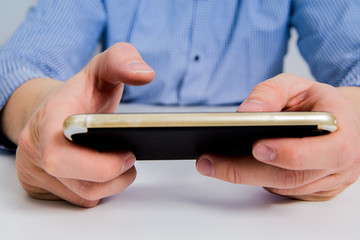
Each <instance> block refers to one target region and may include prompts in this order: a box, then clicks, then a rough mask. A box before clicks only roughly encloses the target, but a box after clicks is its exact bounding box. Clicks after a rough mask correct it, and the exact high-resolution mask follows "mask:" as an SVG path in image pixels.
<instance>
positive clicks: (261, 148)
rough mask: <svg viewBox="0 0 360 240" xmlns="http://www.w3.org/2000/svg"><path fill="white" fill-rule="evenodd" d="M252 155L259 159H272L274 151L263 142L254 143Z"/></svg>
mask: <svg viewBox="0 0 360 240" xmlns="http://www.w3.org/2000/svg"><path fill="white" fill-rule="evenodd" d="M253 155H254V157H255V158H256V159H257V160H259V161H272V160H274V159H275V152H274V151H273V150H272V149H271V148H269V147H268V146H266V145H265V144H258V145H256V146H255V148H254V150H253Z"/></svg>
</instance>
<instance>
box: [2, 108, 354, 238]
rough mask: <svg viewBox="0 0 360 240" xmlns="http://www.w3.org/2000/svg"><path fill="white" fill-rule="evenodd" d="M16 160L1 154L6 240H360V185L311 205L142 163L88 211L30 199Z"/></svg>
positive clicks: (174, 164)
mask: <svg viewBox="0 0 360 240" xmlns="http://www.w3.org/2000/svg"><path fill="white" fill-rule="evenodd" d="M124 109H125V110H124ZM133 109H135V111H142V110H143V109H144V107H143V106H136V107H135V108H133ZM234 109H235V108H234V107H230V108H225V110H226V111H227V110H234ZM123 110H124V111H128V106H124V107H122V108H120V111H123ZM163 110H164V109H163V108H161V109H160V108H157V107H153V108H150V110H149V111H163ZM168 110H171V109H169V108H165V111H168ZM179 110H181V111H188V110H189V109H188V108H182V109H176V111H179ZM191 110H192V111H193V110H194V109H191ZM197 110H199V109H198V108H196V109H195V111H197ZM201 110H205V111H212V110H213V109H212V108H211V109H203V108H202V109H201ZM14 161H15V156H14V155H12V154H8V153H0V239H96V240H105V239H360V182H359V181H358V182H356V183H355V184H353V185H352V186H351V187H349V188H348V189H347V190H346V191H345V192H344V193H342V194H341V195H339V196H338V197H336V198H335V199H333V200H331V201H328V202H303V201H294V200H289V199H286V198H282V197H279V196H275V195H272V194H270V193H267V192H266V191H265V190H263V189H262V188H260V187H251V186H243V185H234V184H230V183H225V182H221V181H219V180H215V179H211V178H207V177H203V176H201V175H200V174H198V173H197V171H196V170H195V167H194V161H192V160H183V161H142V162H137V163H136V167H137V171H138V176H137V179H136V180H135V182H134V183H133V184H132V185H131V186H130V187H129V188H128V189H126V190H125V191H123V192H121V193H119V194H118V195H116V196H113V197H109V198H107V199H105V200H103V201H102V202H101V203H100V205H98V206H97V207H94V208H91V209H83V208H79V207H75V206H73V205H70V204H68V203H66V202H62V201H55V202H51V201H40V200H35V199H32V198H30V197H28V196H27V194H26V193H25V192H24V191H23V190H22V188H21V186H20V184H19V183H18V181H17V176H16V169H15V164H14Z"/></svg>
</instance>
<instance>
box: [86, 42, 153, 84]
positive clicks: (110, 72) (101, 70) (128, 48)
mask: <svg viewBox="0 0 360 240" xmlns="http://www.w3.org/2000/svg"><path fill="white" fill-rule="evenodd" d="M84 70H85V71H88V72H89V73H90V75H91V76H92V77H93V78H94V80H95V81H96V86H97V87H98V88H99V89H101V88H103V87H106V86H107V85H106V84H111V85H117V84H119V83H125V84H129V85H143V84H147V83H149V82H150V81H151V80H152V79H153V78H154V76H155V72H154V70H153V69H152V68H151V67H150V66H149V65H147V64H146V63H145V61H144V60H143V59H142V58H141V56H140V54H139V52H138V51H137V50H136V49H135V48H134V47H133V46H132V45H131V44H128V43H117V44H114V45H113V46H111V47H110V48H109V49H108V50H106V51H105V52H104V53H102V54H99V55H97V56H96V57H95V58H93V60H92V61H91V62H90V63H89V64H88V66H87V68H85V69H84Z"/></svg>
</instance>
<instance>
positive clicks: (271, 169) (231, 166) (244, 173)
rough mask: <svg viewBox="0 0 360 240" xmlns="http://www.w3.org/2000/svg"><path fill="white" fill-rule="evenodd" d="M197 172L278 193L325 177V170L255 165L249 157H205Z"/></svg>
mask: <svg viewBox="0 0 360 240" xmlns="http://www.w3.org/2000/svg"><path fill="white" fill-rule="evenodd" d="M196 167H197V170H198V171H199V172H200V173H201V174H203V175H206V176H211V177H214V178H217V179H220V180H223V181H227V182H231V183H235V184H246V185H255V186H265V187H273V188H281V189H289V188H296V187H300V186H303V185H305V184H308V183H310V182H313V181H315V180H317V179H320V178H322V177H324V176H327V175H328V174H329V172H327V171H324V170H307V171H293V170H288V169H283V168H279V167H275V166H271V165H268V164H264V163H261V162H259V161H256V160H255V159H254V158H252V157H243V158H238V157H225V156H218V155H212V154H204V155H201V156H200V157H199V159H198V160H197V162H196Z"/></svg>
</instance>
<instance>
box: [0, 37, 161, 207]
mask: <svg viewBox="0 0 360 240" xmlns="http://www.w3.org/2000/svg"><path fill="white" fill-rule="evenodd" d="M154 76H155V72H154V71H153V70H152V69H151V68H150V67H149V66H148V65H147V64H146V63H145V62H144V60H143V59H142V58H141V56H140V54H139V53H138V52H137V51H136V49H135V48H134V47H133V46H131V45H130V44H127V43H118V44H115V45H114V46H112V47H111V48H109V49H108V50H107V51H105V52H104V53H101V54H99V55H97V56H96V57H94V58H93V59H92V60H91V61H90V62H89V64H88V65H87V66H86V67H85V68H84V69H83V70H82V71H81V72H79V73H78V74H76V75H75V76H74V77H72V78H71V79H69V80H68V81H66V82H65V83H62V82H60V81H56V80H52V79H33V80H30V81H28V82H26V83H24V84H23V85H22V86H20V87H19V88H18V89H17V90H16V91H15V92H14V93H13V94H12V95H11V97H10V99H9V101H8V103H7V104H6V106H5V107H4V109H3V110H2V130H3V132H4V134H5V135H6V136H7V137H8V138H9V139H10V140H12V141H13V142H14V143H16V144H18V148H17V153H16V167H17V172H18V178H19V180H20V182H21V184H22V186H23V187H24V189H25V190H26V191H27V192H28V193H29V194H30V195H31V196H32V197H34V198H38V199H58V198H61V199H65V200H67V201H69V202H71V203H73V204H76V205H79V206H83V207H93V206H95V205H97V204H98V202H99V201H100V199H102V198H104V197H107V196H110V195H114V194H116V193H118V192H120V191H122V190H123V189H125V188H126V187H127V186H129V185H130V184H131V183H132V182H133V181H134V179H135V176H136V170H135V168H134V167H133V165H134V162H135V157H134V155H133V154H132V153H131V152H129V151H121V152H98V151H96V150H93V149H89V148H86V147H82V146H78V145H75V144H73V143H71V142H69V141H68V140H66V138H65V137H64V135H63V130H62V129H63V121H64V119H65V118H66V117H68V116H70V115H72V114H77V113H110V112H114V111H115V110H116V108H117V106H118V104H119V102H120V99H121V96H122V92H123V88H124V84H129V85H143V84H147V83H149V82H150V81H151V80H152V79H153V78H154Z"/></svg>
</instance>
